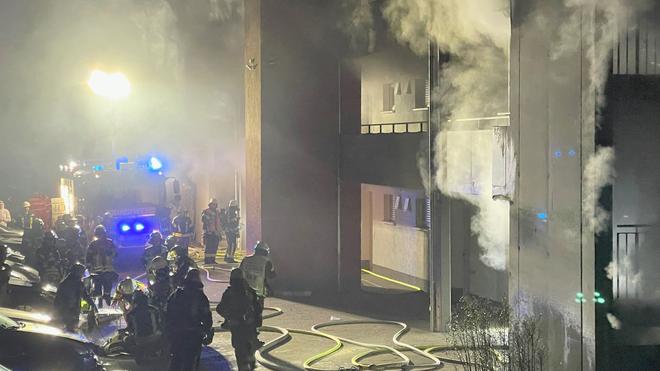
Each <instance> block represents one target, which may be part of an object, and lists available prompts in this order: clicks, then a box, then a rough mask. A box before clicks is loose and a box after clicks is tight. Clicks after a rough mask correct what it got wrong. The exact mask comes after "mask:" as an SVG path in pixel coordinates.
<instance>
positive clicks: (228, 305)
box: [215, 268, 261, 371]
mask: <svg viewBox="0 0 660 371" xmlns="http://www.w3.org/2000/svg"><path fill="white" fill-rule="evenodd" d="M259 306H260V302H259V300H258V298H257V293H256V292H255V291H254V290H253V289H252V288H251V287H250V285H248V283H247V281H246V280H245V278H244V277H243V271H242V270H241V269H240V268H237V269H234V270H232V271H231V275H230V277H229V287H227V289H226V290H225V292H224V293H223V294H222V299H221V300H220V303H219V304H218V306H217V307H216V309H215V310H216V312H218V314H219V315H221V316H222V317H224V318H225V319H226V321H227V323H228V327H229V330H230V331H231V345H232V346H233V347H234V352H235V353H236V363H237V364H238V370H239V371H244V370H245V371H249V370H254V368H255V366H256V363H255V358H254V352H255V351H256V350H257V347H258V346H259V342H258V340H257V325H258V323H259V313H260V312H261V310H260V309H259Z"/></svg>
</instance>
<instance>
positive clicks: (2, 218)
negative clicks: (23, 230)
mask: <svg viewBox="0 0 660 371" xmlns="http://www.w3.org/2000/svg"><path fill="white" fill-rule="evenodd" d="M9 223H11V213H10V212H9V209H7V208H5V202H4V201H2V200H0V227H5V228H6V227H7V225H9Z"/></svg>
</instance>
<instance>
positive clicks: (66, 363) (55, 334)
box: [0, 315, 104, 371]
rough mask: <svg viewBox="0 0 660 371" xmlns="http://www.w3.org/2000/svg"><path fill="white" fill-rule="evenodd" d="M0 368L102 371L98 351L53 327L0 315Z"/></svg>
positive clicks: (93, 346) (18, 370)
mask: <svg viewBox="0 0 660 371" xmlns="http://www.w3.org/2000/svg"><path fill="white" fill-rule="evenodd" d="M0 344H2V347H0V364H2V365H4V366H5V367H8V368H9V369H12V370H15V371H20V370H75V371H88V370H89V371H92V370H93V371H97V370H103V369H104V368H103V365H102V363H101V361H100V360H99V358H98V355H97V352H99V348H98V347H97V346H96V345H95V344H93V343H90V342H88V341H87V340H86V339H85V338H84V337H81V336H79V335H75V334H68V333H64V332H62V331H61V330H60V329H57V328H55V327H51V326H46V325H42V324H37V323H30V322H22V321H14V320H12V319H10V318H8V317H6V316H4V315H0Z"/></svg>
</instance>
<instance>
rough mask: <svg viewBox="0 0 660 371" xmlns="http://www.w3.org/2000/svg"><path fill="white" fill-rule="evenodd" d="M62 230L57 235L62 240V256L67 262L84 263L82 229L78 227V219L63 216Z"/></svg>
mask: <svg viewBox="0 0 660 371" xmlns="http://www.w3.org/2000/svg"><path fill="white" fill-rule="evenodd" d="M63 219H64V224H65V227H64V229H63V230H62V231H61V232H60V233H59V236H60V237H62V238H63V239H64V242H65V246H66V247H65V251H64V254H65V255H66V258H67V259H68V260H69V262H71V263H72V264H73V263H76V262H80V263H85V255H84V248H83V246H82V239H81V233H82V229H81V228H80V226H79V225H78V219H76V218H74V217H73V216H71V215H68V214H67V215H64V217H63Z"/></svg>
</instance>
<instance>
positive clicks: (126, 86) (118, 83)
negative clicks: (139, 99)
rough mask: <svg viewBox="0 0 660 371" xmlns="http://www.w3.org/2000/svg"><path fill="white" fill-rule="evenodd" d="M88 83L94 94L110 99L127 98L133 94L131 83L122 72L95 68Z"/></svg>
mask: <svg viewBox="0 0 660 371" xmlns="http://www.w3.org/2000/svg"><path fill="white" fill-rule="evenodd" d="M87 85H88V86H89V88H90V89H91V90H92V92H94V94H96V95H98V96H100V97H103V98H107V99H110V100H120V99H126V98H128V96H129V95H131V83H130V81H128V78H126V76H125V75H124V74H123V73H121V72H112V73H108V72H104V71H101V70H94V71H92V73H91V74H90V75H89V80H87Z"/></svg>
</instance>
